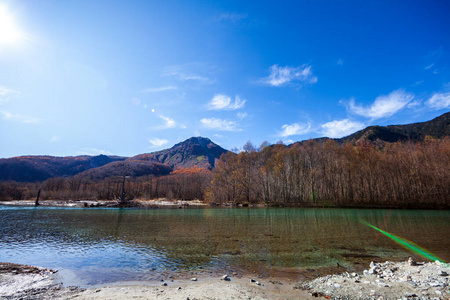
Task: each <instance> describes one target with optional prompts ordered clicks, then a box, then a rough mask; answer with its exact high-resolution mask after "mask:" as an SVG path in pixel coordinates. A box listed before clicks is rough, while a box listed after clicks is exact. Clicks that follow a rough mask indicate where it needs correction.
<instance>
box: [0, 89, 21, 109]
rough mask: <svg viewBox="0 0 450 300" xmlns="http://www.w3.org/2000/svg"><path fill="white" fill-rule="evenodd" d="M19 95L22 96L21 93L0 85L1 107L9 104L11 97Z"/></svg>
mask: <svg viewBox="0 0 450 300" xmlns="http://www.w3.org/2000/svg"><path fill="white" fill-rule="evenodd" d="M17 94H20V93H19V92H17V91H14V90H11V89H9V88H7V87H4V86H1V85H0V105H2V104H5V103H6V102H8V101H9V97H10V96H12V95H17Z"/></svg>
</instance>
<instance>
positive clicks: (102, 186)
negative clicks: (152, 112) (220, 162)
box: [0, 167, 211, 201]
mask: <svg viewBox="0 0 450 300" xmlns="http://www.w3.org/2000/svg"><path fill="white" fill-rule="evenodd" d="M210 181H211V172H210V171H209V170H207V169H204V168H199V167H191V168H179V169H177V170H175V171H173V172H171V174H170V175H166V176H154V175H148V176H140V177H136V178H127V179H126V180H125V191H126V200H132V199H157V198H167V199H184V200H193V199H204V191H205V190H206V189H207V187H208V185H209V183H210ZM122 185H123V176H113V177H108V178H105V179H101V180H93V179H91V178H89V177H81V176H73V177H55V178H49V179H47V180H45V181H43V182H36V183H22V182H20V183H19V182H15V181H3V182H1V181H0V200H2V201H9V200H27V199H35V198H36V197H37V194H38V192H39V190H41V195H40V199H41V200H119V199H120V198H121V195H122Z"/></svg>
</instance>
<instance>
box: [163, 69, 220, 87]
mask: <svg viewBox="0 0 450 300" xmlns="http://www.w3.org/2000/svg"><path fill="white" fill-rule="evenodd" d="M190 68H198V65H197V64H189V65H182V66H169V67H166V68H165V69H164V71H163V75H164V76H171V77H175V78H176V79H178V80H181V81H196V82H199V83H202V84H212V83H214V82H215V81H214V80H212V79H210V78H208V77H207V76H205V75H199V74H198V72H195V71H191V70H189V69H190Z"/></svg>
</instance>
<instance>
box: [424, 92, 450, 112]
mask: <svg viewBox="0 0 450 300" xmlns="http://www.w3.org/2000/svg"><path fill="white" fill-rule="evenodd" d="M425 104H426V105H428V106H429V107H431V108H434V109H444V108H450V92H448V93H434V94H433V95H432V96H431V98H430V99H428V100H427V101H426V102H425Z"/></svg>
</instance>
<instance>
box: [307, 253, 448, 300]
mask: <svg viewBox="0 0 450 300" xmlns="http://www.w3.org/2000/svg"><path fill="white" fill-rule="evenodd" d="M449 274H450V268H449V265H448V264H443V263H440V262H439V261H436V262H433V263H416V262H414V260H412V259H410V260H409V261H408V262H400V263H398V262H396V263H394V262H389V261H387V262H385V263H374V262H372V263H371V264H370V268H369V269H368V270H364V272H363V273H362V274H357V273H347V272H346V273H343V274H340V275H328V276H325V277H320V278H317V279H315V280H312V281H308V282H304V283H303V284H301V285H300V288H303V289H306V290H308V291H309V292H310V294H312V295H314V296H316V297H325V298H327V299H449V297H450V280H449Z"/></svg>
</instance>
